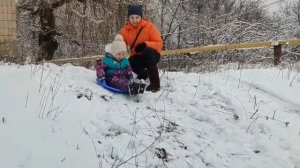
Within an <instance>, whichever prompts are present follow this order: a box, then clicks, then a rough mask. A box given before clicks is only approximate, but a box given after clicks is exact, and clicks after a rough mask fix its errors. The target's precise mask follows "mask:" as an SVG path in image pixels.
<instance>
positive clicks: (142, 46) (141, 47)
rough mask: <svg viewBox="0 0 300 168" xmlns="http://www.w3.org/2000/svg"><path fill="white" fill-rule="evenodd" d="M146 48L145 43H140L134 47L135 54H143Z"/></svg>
mask: <svg viewBox="0 0 300 168" xmlns="http://www.w3.org/2000/svg"><path fill="white" fill-rule="evenodd" d="M146 46H147V44H146V43H145V42H142V43H140V44H138V45H136V47H135V51H136V52H143V51H144V49H145V48H146Z"/></svg>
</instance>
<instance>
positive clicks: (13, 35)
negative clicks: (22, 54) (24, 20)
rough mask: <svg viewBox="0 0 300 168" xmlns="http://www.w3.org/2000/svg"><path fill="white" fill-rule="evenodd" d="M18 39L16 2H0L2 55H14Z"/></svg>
mask: <svg viewBox="0 0 300 168" xmlns="http://www.w3.org/2000/svg"><path fill="white" fill-rule="evenodd" d="M16 39H17V31H16V1H15V0H0V55H8V54H10V53H12V51H11V50H12V49H13V48H15V46H14V45H15V44H16Z"/></svg>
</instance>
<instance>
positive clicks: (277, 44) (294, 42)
mask: <svg viewBox="0 0 300 168" xmlns="http://www.w3.org/2000/svg"><path fill="white" fill-rule="evenodd" d="M283 45H290V46H300V39H289V40H280V41H274V42H272V41H260V42H254V43H240V44H221V45H211V46H204V47H195V48H185V49H177V50H167V51H163V52H162V55H168V56H171V55H178V54H193V53H200V52H211V51H226V50H247V49H260V48H273V49H274V64H275V65H278V64H279V63H280V60H281V55H282V54H281V53H282V46H283ZM103 56H104V55H97V56H93V57H82V58H71V59H58V60H50V61H46V62H51V63H56V64H63V63H82V62H91V61H95V60H97V59H101V58H102V57H103ZM40 63H42V62H40Z"/></svg>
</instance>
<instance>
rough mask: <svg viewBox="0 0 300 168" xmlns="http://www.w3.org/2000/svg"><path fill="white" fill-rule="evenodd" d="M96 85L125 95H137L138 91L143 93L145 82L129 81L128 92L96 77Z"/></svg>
mask: <svg viewBox="0 0 300 168" xmlns="http://www.w3.org/2000/svg"><path fill="white" fill-rule="evenodd" d="M96 80H97V83H98V85H100V86H102V87H103V88H104V89H106V90H109V91H111V92H113V93H118V94H125V95H130V96H132V95H137V94H139V93H141V94H143V93H144V89H145V86H146V84H145V83H135V82H133V83H131V84H130V85H129V92H123V91H122V90H120V89H118V88H114V87H112V86H109V85H107V83H106V81H105V80H99V79H96Z"/></svg>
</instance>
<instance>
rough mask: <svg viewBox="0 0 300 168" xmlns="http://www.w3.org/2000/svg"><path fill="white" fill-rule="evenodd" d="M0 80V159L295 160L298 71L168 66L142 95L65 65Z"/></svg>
mask: <svg viewBox="0 0 300 168" xmlns="http://www.w3.org/2000/svg"><path fill="white" fill-rule="evenodd" d="M0 79H1V82H0V109H1V110H0V119H1V121H0V168H60V167H61V168H83V167H84V168H97V167H103V168H108V167H113V168H115V167H168V168H188V167H197V168H200V167H216V168H222V167H228V168H241V167H243V168H300V75H299V72H292V71H289V70H287V69H282V70H280V69H277V68H268V69H243V70H224V71H221V72H214V73H207V74H197V73H189V74H185V73H183V72H165V73H161V83H162V90H161V91H159V92H158V93H149V92H147V93H145V94H144V95H141V96H138V97H127V96H124V95H119V94H113V93H111V92H109V91H107V90H104V89H103V88H101V87H99V86H98V85H96V83H95V72H94V71H92V70H88V69H84V68H82V67H76V66H71V65H64V66H56V65H53V64H46V65H26V66H19V65H8V64H4V63H2V64H1V65H0Z"/></svg>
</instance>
